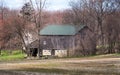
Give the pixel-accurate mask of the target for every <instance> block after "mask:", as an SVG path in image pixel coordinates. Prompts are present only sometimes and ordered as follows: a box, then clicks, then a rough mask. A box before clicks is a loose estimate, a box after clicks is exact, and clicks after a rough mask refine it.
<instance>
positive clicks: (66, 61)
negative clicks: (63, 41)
mask: <svg viewBox="0 0 120 75" xmlns="http://www.w3.org/2000/svg"><path fill="white" fill-rule="evenodd" d="M24 55H25V54H22V53H21V51H13V52H12V53H11V54H9V52H5V51H4V52H2V55H1V56H0V60H1V61H2V62H0V75H120V54H107V55H97V56H89V57H77V58H59V59H42V60H28V59H24ZM18 59H19V61H18ZM23 59H24V60H23ZM6 60H7V61H6ZM8 61H9V62H8Z"/></svg>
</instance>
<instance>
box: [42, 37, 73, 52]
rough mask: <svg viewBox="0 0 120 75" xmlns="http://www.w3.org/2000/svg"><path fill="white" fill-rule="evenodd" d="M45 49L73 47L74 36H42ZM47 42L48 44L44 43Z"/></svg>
mask: <svg viewBox="0 0 120 75" xmlns="http://www.w3.org/2000/svg"><path fill="white" fill-rule="evenodd" d="M40 39H41V41H40V42H41V47H42V48H43V49H63V50H64V49H71V48H72V49H73V48H75V37H74V36H41V38H40ZM44 42H46V44H44Z"/></svg>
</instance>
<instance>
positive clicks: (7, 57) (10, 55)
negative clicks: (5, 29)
mask: <svg viewBox="0 0 120 75" xmlns="http://www.w3.org/2000/svg"><path fill="white" fill-rule="evenodd" d="M24 57H25V54H24V53H22V51H21V50H13V51H10V50H2V52H1V55H0V61H14V60H22V59H24Z"/></svg>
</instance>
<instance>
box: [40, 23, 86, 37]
mask: <svg viewBox="0 0 120 75" xmlns="http://www.w3.org/2000/svg"><path fill="white" fill-rule="evenodd" d="M84 27H85V25H79V26H75V25H48V26H46V27H44V28H43V29H42V30H41V31H40V35H75V34H76V33H78V32H79V31H80V30H81V29H82V28H84Z"/></svg>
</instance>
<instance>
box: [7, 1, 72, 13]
mask: <svg viewBox="0 0 120 75" xmlns="http://www.w3.org/2000/svg"><path fill="white" fill-rule="evenodd" d="M24 1H25V0H24ZM24 1H23V0H5V4H6V5H7V6H9V7H10V8H12V9H17V8H19V9H20V8H21V7H22V5H23V3H24ZM69 1H70V0H47V5H46V8H47V9H48V10H52V11H53V10H63V9H66V8H70V7H69Z"/></svg>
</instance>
